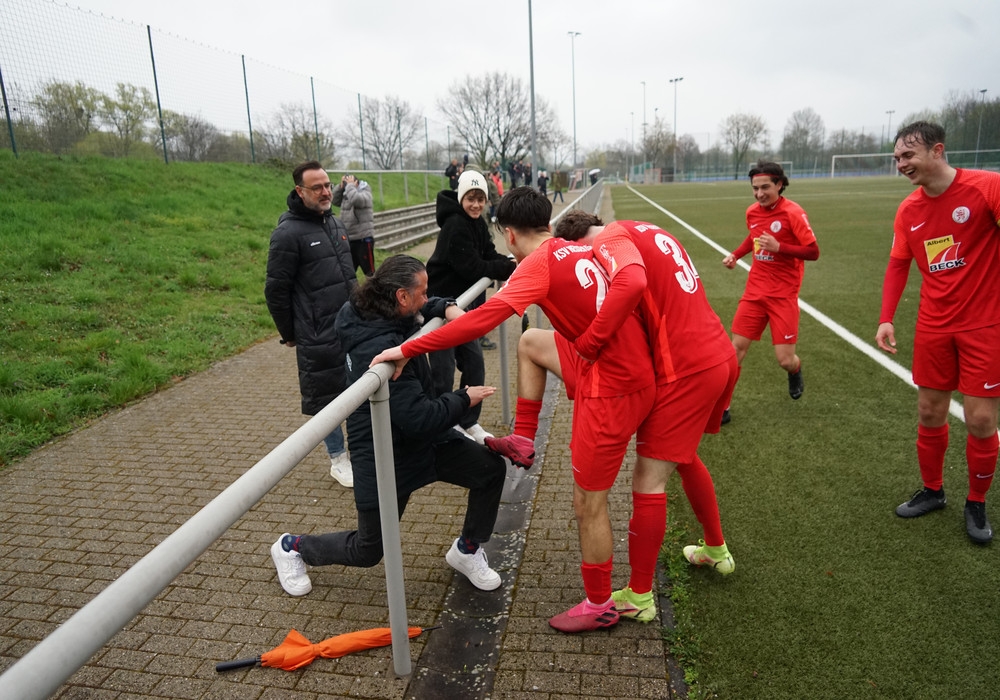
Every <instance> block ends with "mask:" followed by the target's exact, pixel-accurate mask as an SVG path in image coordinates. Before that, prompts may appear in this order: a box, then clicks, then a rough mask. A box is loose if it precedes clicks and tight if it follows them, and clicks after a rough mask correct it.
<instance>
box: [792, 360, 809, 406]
mask: <svg viewBox="0 0 1000 700" xmlns="http://www.w3.org/2000/svg"><path fill="white" fill-rule="evenodd" d="M805 390H806V384H805V382H803V381H802V367H801V366H800V367H799V371H798V372H789V373H788V395H789V396H791V397H792V399H793V400H797V399H798V398H799V397H800V396H802V392H803V391H805Z"/></svg>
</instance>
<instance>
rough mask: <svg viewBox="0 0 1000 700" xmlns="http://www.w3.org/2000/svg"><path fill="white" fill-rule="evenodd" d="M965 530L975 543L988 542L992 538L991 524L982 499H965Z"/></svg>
mask: <svg viewBox="0 0 1000 700" xmlns="http://www.w3.org/2000/svg"><path fill="white" fill-rule="evenodd" d="M965 531H966V532H968V533H969V539H970V540H972V541H973V542H975V543H976V544H989V543H990V541H991V540H992V539H993V526H992V525H990V521H989V520H988V519H987V518H986V504H985V503H983V502H982V501H970V500H968V499H966V501H965Z"/></svg>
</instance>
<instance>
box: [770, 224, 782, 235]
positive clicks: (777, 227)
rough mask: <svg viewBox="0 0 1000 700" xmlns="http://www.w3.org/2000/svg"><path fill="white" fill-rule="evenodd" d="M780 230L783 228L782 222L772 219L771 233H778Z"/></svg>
mask: <svg viewBox="0 0 1000 700" xmlns="http://www.w3.org/2000/svg"><path fill="white" fill-rule="evenodd" d="M780 230H781V222H780V221H772V222H771V233H777V232H778V231H780Z"/></svg>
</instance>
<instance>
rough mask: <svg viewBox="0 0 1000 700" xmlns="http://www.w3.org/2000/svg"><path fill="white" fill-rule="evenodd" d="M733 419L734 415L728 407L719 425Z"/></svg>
mask: <svg viewBox="0 0 1000 700" xmlns="http://www.w3.org/2000/svg"><path fill="white" fill-rule="evenodd" d="M732 419H733V417H732V416H731V415H729V409H728V408H727V409H726V410H725V411H723V412H722V421H721V422H720V423H719V425H725V424H726V423H728V422H729V421H731V420H732Z"/></svg>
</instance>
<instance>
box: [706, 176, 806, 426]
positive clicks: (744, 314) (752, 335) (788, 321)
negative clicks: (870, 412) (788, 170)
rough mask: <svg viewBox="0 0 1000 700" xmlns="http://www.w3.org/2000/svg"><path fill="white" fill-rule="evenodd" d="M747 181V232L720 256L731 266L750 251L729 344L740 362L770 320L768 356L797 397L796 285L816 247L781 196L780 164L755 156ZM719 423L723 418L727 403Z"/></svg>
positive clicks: (801, 217)
mask: <svg viewBox="0 0 1000 700" xmlns="http://www.w3.org/2000/svg"><path fill="white" fill-rule="evenodd" d="M750 185H751V187H753V195H754V199H756V200H757V201H756V203H754V204H751V205H750V206H749V207H748V208H747V213H746V222H747V230H748V231H749V233H748V234H747V237H746V239H744V241H743V243H741V244H740V247H739V248H737V249H736V250H734V251H733V252H732V253H730V254H729V255H727V256H726V257H724V258H723V259H722V264H723V265H725V266H726V267H728V268H729V269H730V270H732V269H733V268H734V267H736V261H737V260H739V259H740V258H742V257H743V256H744V255H746V254H747V253H749V252H750V251H753V264H752V265H751V266H750V275H749V277H747V286H746V289H744V291H743V298H742V299H740V303H739V306H737V308H736V315H735V316H734V317H733V328H732V331H733V347H735V348H736V359H737V360H738V361H739V364H740V367H742V366H743V358H744V357H746V355H747V351H749V350H750V343H751V342H753V341H755V340H760V338H761V336H762V335H763V333H764V327H765V326H767V325H770V326H771V344H772V345H774V355H775V357H776V358H777V360H778V364H779V365H781V368H782V369H783V370H785V371H786V372H787V373H788V395H789V396H791V397H792V398H793V399H798V398H799V397H800V396H802V392H803V391H804V390H805V383H804V382H803V381H802V360H800V359H799V356H798V355H796V354H795V346H796V343H797V342H798V338H799V289H800V288H801V287H802V275H803V273H804V271H805V261H806V260H816V259H818V258H819V246H818V245H817V244H816V235H815V234H814V233H813V230H812V227H811V226H810V225H809V218H808V217H807V216H806V213H805V211H804V210H803V209H802V207H800V206H799V205H798V204H796V203H795V202H793V201H792V200H790V199H785V197H783V196H782V193H783V192H784V191H785V188H786V187H788V178H787V177H786V176H785V171H784V170H783V169H782V167H781V166H780V165H778V164H777V163H773V162H767V161H763V160H761V161H757V164H756V165H755V166H753V167H752V168H751V169H750ZM737 378H738V373H737ZM722 422H723V423H728V422H729V409H728V408H727V409H726V412H725V413H724V414H723V416H722Z"/></svg>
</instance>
